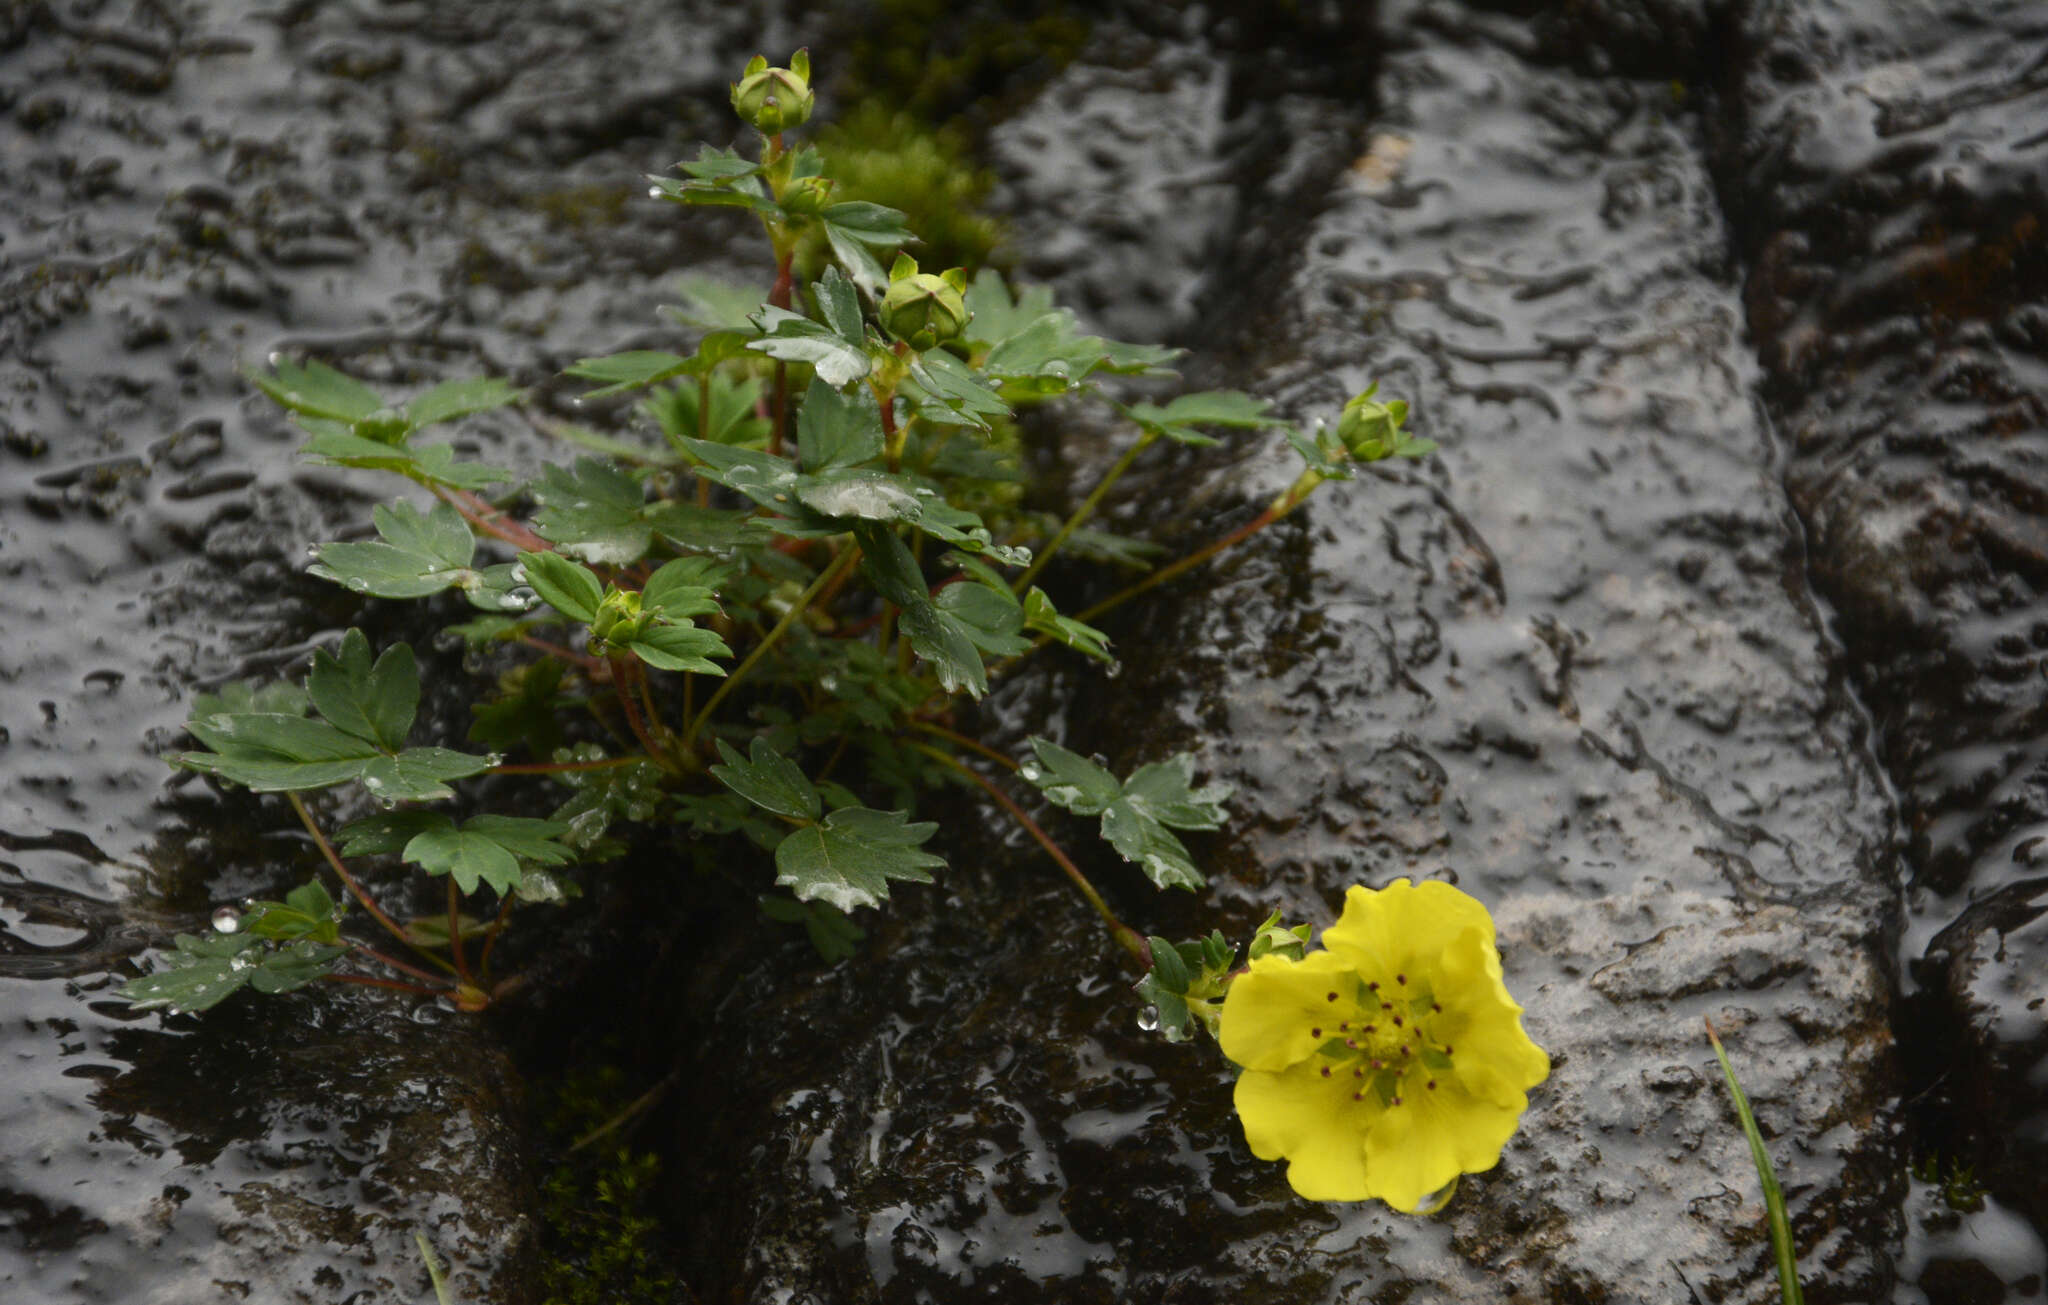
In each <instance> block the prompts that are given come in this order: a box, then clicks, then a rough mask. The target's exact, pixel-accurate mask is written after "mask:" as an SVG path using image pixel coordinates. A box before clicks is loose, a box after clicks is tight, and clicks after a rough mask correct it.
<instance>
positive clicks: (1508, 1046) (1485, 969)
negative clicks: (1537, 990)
mask: <svg viewBox="0 0 2048 1305" xmlns="http://www.w3.org/2000/svg"><path fill="white" fill-rule="evenodd" d="M1435 982H1436V997H1437V1001H1438V1002H1439V1003H1440V1004H1441V1005H1442V1006H1443V1008H1444V1016H1443V1017H1442V1019H1441V1020H1440V1022H1439V1024H1438V1029H1439V1033H1440V1036H1442V1037H1443V1038H1444V1039H1445V1040H1446V1041H1448V1042H1450V1043H1451V1044H1452V1046H1453V1047H1454V1048H1456V1053H1455V1054H1454V1055H1453V1056H1452V1062H1453V1063H1454V1065H1455V1066H1456V1075H1457V1079H1458V1082H1459V1083H1460V1084H1461V1085H1463V1087H1464V1088H1465V1090H1466V1091H1468V1092H1470V1093H1472V1094H1473V1095H1474V1096H1477V1097H1480V1098H1483V1099H1485V1100H1488V1101H1491V1102H1493V1103H1494V1104H1495V1105H1498V1106H1502V1107H1510V1108H1512V1109H1514V1110H1515V1111H1517V1112H1519V1111H1521V1110H1522V1109H1524V1108H1525V1107H1526V1106H1527V1104H1528V1098H1527V1097H1526V1096H1525V1095H1524V1093H1526V1092H1527V1090H1528V1089H1530V1088H1532V1087H1535V1086H1536V1085H1537V1084H1538V1083H1541V1082H1542V1081H1543V1080H1544V1079H1546V1078H1548V1077H1549V1076H1550V1057H1549V1056H1548V1055H1546V1054H1545V1053H1544V1050H1543V1048H1541V1047H1539V1046H1537V1045H1536V1044H1535V1042H1533V1041H1531V1040H1530V1037H1529V1035H1528V1034H1527V1033H1526V1032H1524V1031H1523V1029H1522V1008H1521V1007H1520V1006H1519V1005H1517V1004H1516V1003H1515V999H1514V998H1512V997H1510V996H1509V995H1508V990H1507V985H1506V983H1505V982H1503V980H1502V977H1501V969H1500V953H1499V952H1498V951H1496V950H1494V946H1493V940H1492V938H1491V937H1486V938H1482V937H1480V936H1479V934H1478V932H1477V931H1476V930H1473V931H1468V932H1467V933H1465V934H1464V935H1463V936H1461V937H1460V938H1458V939H1457V940H1456V941H1455V942H1453V943H1452V944H1451V945H1450V946H1449V947H1447V948H1445V949H1444V952H1443V956H1442V958H1441V962H1440V964H1439V965H1438V967H1437V970H1436V980H1435Z"/></svg>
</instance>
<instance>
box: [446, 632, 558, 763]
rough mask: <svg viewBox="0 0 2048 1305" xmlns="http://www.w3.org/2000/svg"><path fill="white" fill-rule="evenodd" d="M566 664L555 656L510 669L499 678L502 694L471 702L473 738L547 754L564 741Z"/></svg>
mask: <svg viewBox="0 0 2048 1305" xmlns="http://www.w3.org/2000/svg"><path fill="white" fill-rule="evenodd" d="M562 672H563V665H562V663H561V662H558V661H556V660H555V659H554V658H552V657H544V658H542V659H541V660H540V661H537V662H533V663H531V664H529V665H526V666H523V667H520V668H519V669H518V670H515V671H509V672H507V673H506V674H504V675H502V676H500V677H499V678H498V696H496V697H495V698H493V699H491V700H490V701H488V702H472V703H471V704H470V705H469V710H470V713H471V715H472V716H473V717H474V719H473V720H471V721H470V723H469V741H470V742H472V743H481V744H483V745H484V746H485V747H487V748H499V749H502V750H505V751H510V750H512V749H513V748H516V747H520V746H521V745H524V746H525V747H527V748H528V749H530V750H531V751H532V753H533V755H534V756H536V757H545V756H547V755H549V754H550V753H552V752H553V751H554V750H555V749H556V748H557V747H559V746H560V745H561V742H562V719H561V715H560V711H561V708H563V707H565V706H568V705H569V699H568V698H567V697H566V696H564V695H563V693H562Z"/></svg>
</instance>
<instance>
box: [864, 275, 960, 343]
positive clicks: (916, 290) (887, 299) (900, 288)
mask: <svg viewBox="0 0 2048 1305" xmlns="http://www.w3.org/2000/svg"><path fill="white" fill-rule="evenodd" d="M966 294H967V272H966V270H965V269H963V268H958V267H955V268H949V269H947V270H946V271H944V272H941V273H939V274H938V275H936V276H934V275H932V274H931V273H930V272H920V271H918V270H917V261H916V260H915V259H913V258H911V257H910V255H908V254H899V255H897V257H896V265H895V266H894V267H892V268H890V269H889V289H888V292H887V293H885V294H884V295H883V296H882V303H881V309H880V316H881V319H882V327H883V329H884V330H886V331H888V332H889V334H890V335H893V336H895V337H896V338H897V339H899V340H902V341H904V342H905V343H907V344H909V345H910V347H911V348H913V349H916V350H918V351H919V352H923V351H924V350H926V349H929V348H931V347H932V346H933V345H936V344H940V343H943V342H944V341H947V340H950V339H953V338H954V337H955V336H957V335H959V334H960V333H961V332H962V331H964V330H966V329H967V319H968V312H967V300H966Z"/></svg>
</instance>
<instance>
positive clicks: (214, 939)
mask: <svg viewBox="0 0 2048 1305" xmlns="http://www.w3.org/2000/svg"><path fill="white" fill-rule="evenodd" d="M261 946H262V943H261V942H260V941H259V940H257V939H255V938H252V937H250V936H249V935H247V934H219V933H216V934H190V933H181V934H179V935H177V937H176V938H175V939H173V940H172V947H173V950H172V951H171V952H170V954H169V955H167V956H165V957H164V968H163V969H161V970H158V971H157V972H156V973H154V974H145V975H143V976H142V977H141V978H139V979H135V980H132V981H130V982H129V983H127V984H125V985H123V986H122V988H121V989H120V991H119V992H117V993H116V994H115V995H116V996H118V997H121V998H122V999H123V1000H126V1001H128V1002H131V1003H133V1005H134V1006H135V1008H136V1009H137V1010H149V1009H151V1008H152V1007H157V1006H168V1007H169V1008H170V1009H171V1011H172V1013H174V1014H192V1013H197V1012H199V1011H203V1010H210V1009H212V1008H213V1007H215V1006H218V1005H220V1003H221V1002H223V1001H225V1000H227V999H228V998H229V997H231V996H233V995H234V994H235V993H236V992H239V991H240V990H241V989H242V987H243V985H245V984H247V983H248V982H249V979H250V977H251V973H252V971H254V970H255V968H256V961H255V958H254V957H251V956H248V955H245V953H247V952H249V951H250V950H251V949H253V948H258V947H261Z"/></svg>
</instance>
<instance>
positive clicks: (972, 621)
mask: <svg viewBox="0 0 2048 1305" xmlns="http://www.w3.org/2000/svg"><path fill="white" fill-rule="evenodd" d="M933 605H934V606H935V607H937V608H938V610H939V611H940V612H941V613H943V614H944V615H946V616H950V617H952V618H953V619H954V620H956V621H958V622H959V623H960V626H961V628H962V629H963V630H964V631H965V632H966V634H967V637H968V638H969V639H971V640H973V641H974V646H975V647H977V648H979V649H981V650H982V651H983V652H985V653H987V654H989V655H990V656H991V657H1015V656H1017V655H1018V654H1020V653H1026V652H1029V651H1031V641H1030V640H1029V639H1026V638H1024V637H1023V636H1022V635H1021V634H1019V633H1018V632H1019V631H1020V630H1022V629H1023V628H1024V611H1023V609H1022V608H1021V607H1019V606H1018V605H1017V596H1016V595H1015V594H1012V593H1011V592H1010V587H1009V586H1008V585H1005V584H1002V583H1000V582H998V583H997V584H994V585H990V584H985V583H983V582H982V581H980V580H962V581H959V582H957V583H954V584H950V585H947V586H946V587H945V588H944V589H941V590H939V595H938V597H937V598H936V599H935V600H934V601H933Z"/></svg>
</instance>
